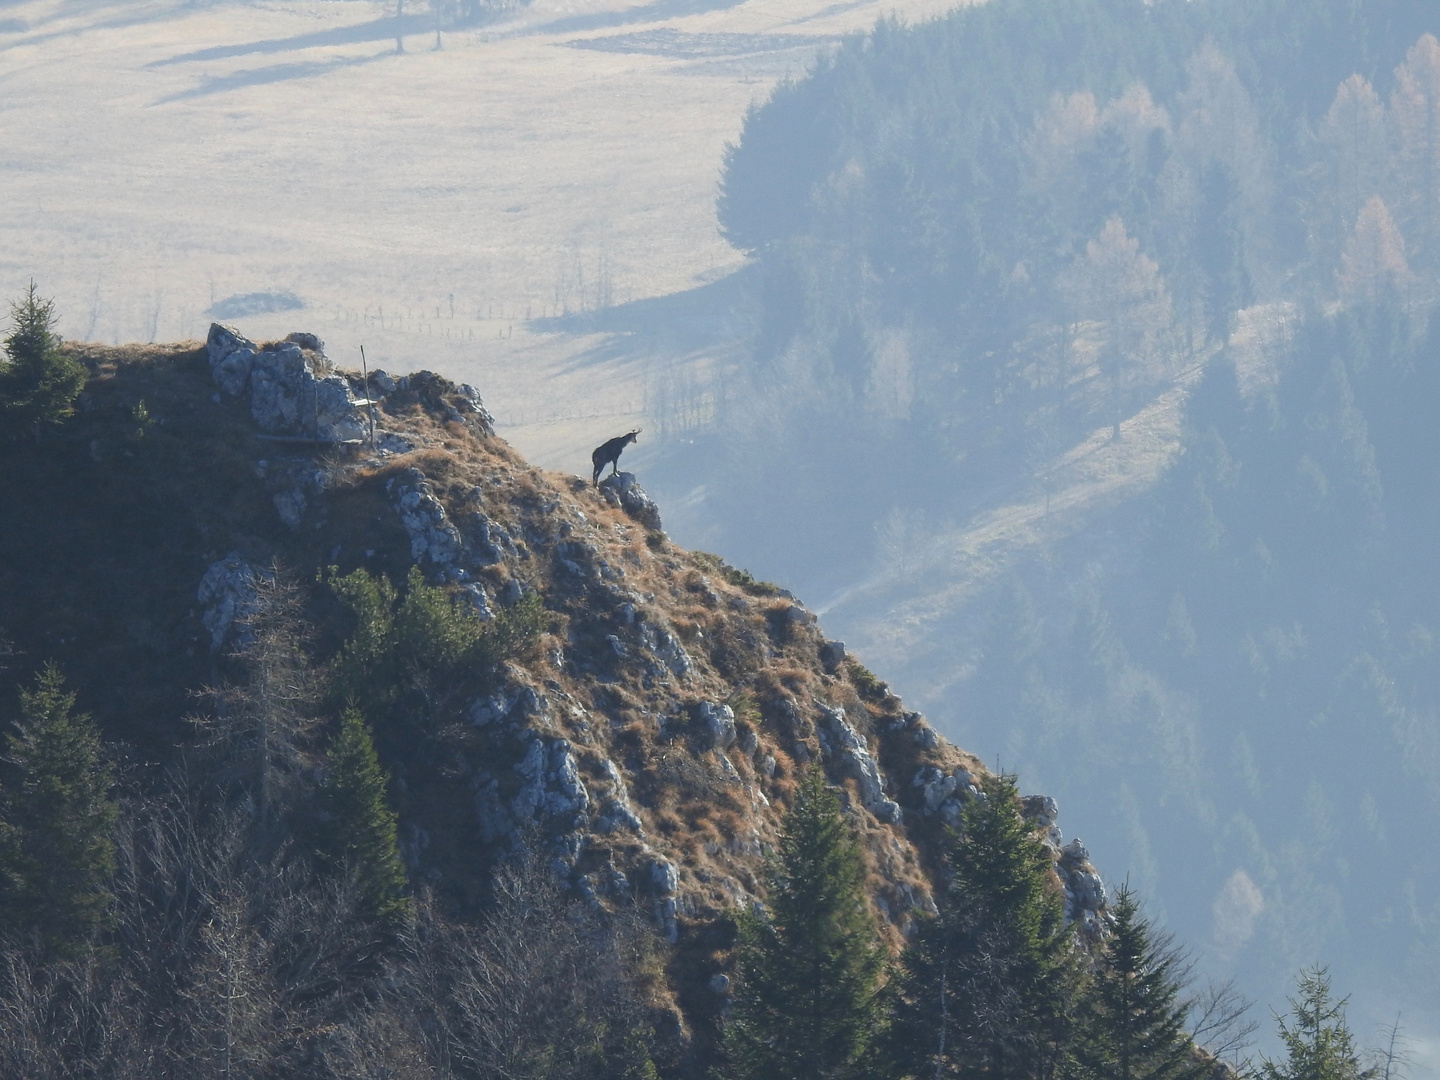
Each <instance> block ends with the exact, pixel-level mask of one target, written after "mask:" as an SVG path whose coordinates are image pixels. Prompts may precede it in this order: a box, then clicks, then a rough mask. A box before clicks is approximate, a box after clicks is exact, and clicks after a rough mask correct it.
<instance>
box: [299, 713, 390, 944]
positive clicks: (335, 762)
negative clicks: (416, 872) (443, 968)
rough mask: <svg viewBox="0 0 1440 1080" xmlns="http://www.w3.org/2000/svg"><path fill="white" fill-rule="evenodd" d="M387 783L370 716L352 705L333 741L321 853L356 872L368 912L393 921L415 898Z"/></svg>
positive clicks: (331, 863)
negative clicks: (409, 896)
mask: <svg viewBox="0 0 1440 1080" xmlns="http://www.w3.org/2000/svg"><path fill="white" fill-rule="evenodd" d="M386 782H387V778H386V776H385V771H384V770H383V769H382V768H381V767H380V759H379V757H378V756H376V753H375V744H374V742H373V741H372V740H371V738H370V728H369V727H368V726H367V725H366V723H365V718H364V717H362V716H361V715H360V711H359V710H358V709H355V708H353V707H352V708H349V709H346V710H345V713H344V715H343V716H342V717H341V720H340V731H339V732H338V733H337V734H336V736H335V740H334V742H332V743H331V745H330V772H329V775H328V776H327V777H326V779H325V783H324V784H323V785H322V786H321V788H320V802H321V807H322V815H321V816H322V827H321V830H320V837H319V841H320V842H319V844H318V845H317V847H318V851H317V854H318V855H319V857H320V860H321V862H322V863H324V864H326V865H328V866H330V867H332V868H335V869H340V870H343V871H344V872H346V873H349V874H351V875H353V877H354V879H355V881H356V882H357V883H358V885H359V888H360V890H361V908H362V912H363V913H364V914H365V915H368V916H369V917H371V918H374V919H379V920H381V921H385V922H390V921H394V920H398V919H401V918H403V917H404V916H405V915H406V914H407V913H408V912H409V900H408V899H407V898H406V896H405V891H406V878H405V867H404V865H403V864H402V863H401V861H400V846H399V843H398V842H397V839H396V836H397V829H396V815H395V811H394V810H392V809H391V808H390V804H389V802H388V801H387V799H386V796H385V787H386Z"/></svg>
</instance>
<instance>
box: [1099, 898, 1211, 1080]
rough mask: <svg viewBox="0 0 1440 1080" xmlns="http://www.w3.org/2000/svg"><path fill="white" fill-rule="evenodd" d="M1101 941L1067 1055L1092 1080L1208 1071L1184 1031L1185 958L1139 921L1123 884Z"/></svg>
mask: <svg viewBox="0 0 1440 1080" xmlns="http://www.w3.org/2000/svg"><path fill="white" fill-rule="evenodd" d="M1110 915H1111V918H1112V919H1113V922H1112V924H1111V932H1110V937H1109V940H1108V941H1107V942H1106V945H1105V949H1104V951H1103V952H1102V954H1101V955H1100V957H1099V962H1098V964H1097V965H1096V970H1095V973H1094V978H1093V979H1092V980H1091V981H1090V983H1089V985H1088V987H1087V988H1086V992H1085V994H1084V995H1083V1000H1082V1004H1081V1007H1080V1015H1079V1017H1078V1018H1077V1019H1078V1024H1077V1028H1078V1038H1077V1040H1076V1048H1075V1057H1076V1060H1077V1064H1078V1066H1079V1073H1080V1075H1081V1076H1088V1077H1094V1078H1095V1080H1102V1078H1103V1080H1199V1078H1200V1077H1201V1076H1203V1075H1205V1073H1206V1072H1207V1071H1208V1066H1207V1065H1206V1064H1205V1063H1204V1062H1203V1061H1201V1060H1200V1059H1199V1058H1198V1057H1197V1056H1196V1055H1195V1054H1194V1044H1193V1042H1192V1040H1191V1039H1190V1036H1189V1035H1188V1034H1187V1032H1186V1027H1185V1021H1186V1018H1187V1015H1188V1013H1189V1004H1188V1003H1187V1002H1185V1001H1183V1000H1181V999H1180V992H1181V990H1182V989H1183V988H1184V982H1185V958H1184V956H1183V954H1181V953H1180V951H1179V950H1177V949H1176V948H1175V947H1174V946H1173V945H1172V944H1171V939H1170V937H1169V936H1168V935H1166V934H1163V933H1156V931H1155V929H1154V928H1153V927H1152V926H1151V924H1150V923H1149V921H1148V920H1146V919H1144V918H1142V917H1141V915H1140V905H1139V904H1138V903H1137V902H1136V900H1135V895H1134V893H1132V892H1131V891H1130V888H1129V886H1128V885H1127V886H1121V888H1120V891H1119V893H1118V895H1117V896H1116V898H1115V903H1114V904H1113V905H1112V906H1111V908H1110Z"/></svg>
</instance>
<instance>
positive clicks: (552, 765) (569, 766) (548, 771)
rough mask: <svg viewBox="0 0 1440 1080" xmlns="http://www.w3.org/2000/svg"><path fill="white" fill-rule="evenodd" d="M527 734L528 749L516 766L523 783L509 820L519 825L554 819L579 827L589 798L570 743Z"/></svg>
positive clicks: (566, 740) (511, 807)
mask: <svg viewBox="0 0 1440 1080" xmlns="http://www.w3.org/2000/svg"><path fill="white" fill-rule="evenodd" d="M526 734H528V735H529V736H530V739H529V745H528V746H527V747H526V750H525V756H524V757H523V758H521V760H520V761H519V762H518V763H517V764H516V765H515V771H516V772H517V773H519V774H520V775H521V777H523V778H524V781H525V782H524V783H523V784H522V785H521V787H520V791H519V792H518V793H517V794H516V796H515V798H514V800H513V801H512V802H511V804H510V816H511V817H512V818H513V819H514V821H515V822H516V823H518V824H521V825H524V824H527V823H529V822H533V821H540V822H549V821H551V820H553V819H555V818H565V819H566V822H565V823H566V824H570V825H572V826H573V825H576V824H579V817H580V815H582V814H584V812H585V811H586V810H587V809H589V806H590V795H589V793H588V792H587V791H586V790H585V785H584V783H582V782H581V780H580V771H579V769H578V768H577V767H576V764H575V755H574V754H573V753H572V752H571V749H570V740H568V739H545V738H541V737H540V736H539V735H537V734H535V733H534V732H533V731H529V732H527V733H526Z"/></svg>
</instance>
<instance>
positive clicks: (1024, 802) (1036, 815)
mask: <svg viewBox="0 0 1440 1080" xmlns="http://www.w3.org/2000/svg"><path fill="white" fill-rule="evenodd" d="M1020 808H1021V810H1022V812H1023V813H1024V814H1025V816H1026V817H1027V818H1028V819H1029V820H1031V821H1033V822H1034V823H1035V824H1036V825H1038V826H1040V827H1041V828H1042V829H1048V828H1050V826H1052V825H1054V824H1055V822H1056V821H1058V820H1059V818H1060V806H1059V804H1058V803H1056V801H1055V800H1054V799H1052V798H1051V797H1050V796H1049V795H1026V796H1025V797H1024V798H1023V799H1021V800H1020Z"/></svg>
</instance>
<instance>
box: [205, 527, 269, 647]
mask: <svg viewBox="0 0 1440 1080" xmlns="http://www.w3.org/2000/svg"><path fill="white" fill-rule="evenodd" d="M260 573H261V572H260V571H258V570H256V569H255V567H254V566H252V565H251V564H250V563H249V562H247V561H246V560H245V559H244V557H243V556H241V554H240V553H239V552H238V551H232V552H230V554H229V555H226V556H225V557H224V558H223V559H217V560H216V561H215V562H213V563H211V564H210V566H209V568H208V569H207V570H206V571H205V576H204V577H202V578H201V579H200V588H199V590H198V591H197V592H196V596H195V598H196V600H198V601H199V603H200V606H201V608H202V609H203V610H202V612H201V615H200V622H201V624H202V625H203V626H204V627H205V629H206V630H208V631H210V651H211V652H212V653H218V652H219V651H220V649H221V647H222V646H224V645H225V643H226V640H227V638H230V637H231V636H232V635H231V631H232V629H233V628H234V627H235V624H236V622H237V621H240V622H243V621H244V619H245V617H246V616H248V615H251V614H253V613H254V611H255V603H256V600H257V598H258V596H259V588H258V586H259V580H260ZM234 637H235V643H236V644H244V641H243V640H241V636H240V635H239V634H236V635H234Z"/></svg>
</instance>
